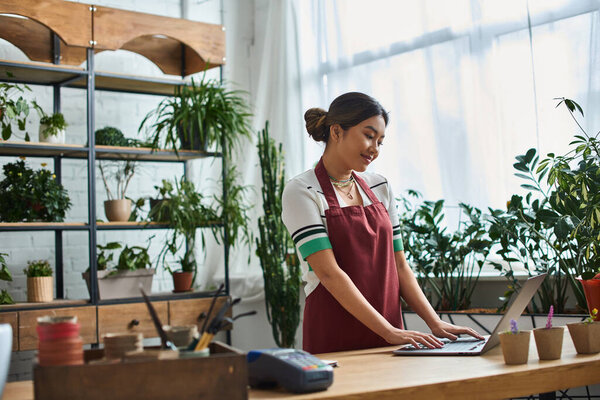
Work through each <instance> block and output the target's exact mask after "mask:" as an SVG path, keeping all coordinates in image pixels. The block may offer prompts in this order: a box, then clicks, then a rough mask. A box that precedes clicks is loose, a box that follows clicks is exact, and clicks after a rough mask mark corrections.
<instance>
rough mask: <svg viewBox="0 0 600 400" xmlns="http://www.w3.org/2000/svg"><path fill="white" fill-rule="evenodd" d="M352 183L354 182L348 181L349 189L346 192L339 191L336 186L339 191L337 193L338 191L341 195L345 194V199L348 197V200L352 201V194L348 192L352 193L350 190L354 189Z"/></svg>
mask: <svg viewBox="0 0 600 400" xmlns="http://www.w3.org/2000/svg"><path fill="white" fill-rule="evenodd" d="M353 183H354V180H351V181H350V183H349V185H350V189H349V190H348V192H344V191H343V190H341V189H339V188H340V186H338V190H339V191H340V192H341V193H342V194H345V195H346V197H348V198H349V199H350V200H353V199H354V196H352V194H351V193H350V192H351V191H352V188H353V187H354V185H353Z"/></svg>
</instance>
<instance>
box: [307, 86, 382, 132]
mask: <svg viewBox="0 0 600 400" xmlns="http://www.w3.org/2000/svg"><path fill="white" fill-rule="evenodd" d="M377 115H381V116H382V117H383V120H384V122H385V125H386V126H387V124H388V120H389V117H388V113H387V111H385V109H384V108H383V107H382V106H381V104H379V102H378V101H377V100H375V99H374V98H372V97H371V96H369V95H366V94H364V93H359V92H350V93H345V94H343V95H341V96H338V97H337V98H336V99H335V100H333V102H332V103H331V105H330V106H329V111H325V110H323V109H322V108H310V109H308V110H307V111H306V112H305V113H304V121H306V130H307V132H308V134H309V135H310V136H311V137H312V138H313V139H314V140H315V141H317V142H325V143H327V141H328V140H329V127H330V126H331V125H335V124H339V125H340V126H341V127H342V129H343V130H348V129H350V128H352V127H353V126H356V125H358V124H360V123H361V122H362V121H364V120H365V119H369V118H371V117H374V116H377Z"/></svg>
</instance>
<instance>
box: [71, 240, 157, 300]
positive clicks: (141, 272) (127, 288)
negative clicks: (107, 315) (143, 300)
mask: <svg viewBox="0 0 600 400" xmlns="http://www.w3.org/2000/svg"><path fill="white" fill-rule="evenodd" d="M149 247H150V244H148V246H147V247H142V246H131V247H129V246H125V247H123V246H122V245H121V243H119V242H109V243H107V244H106V245H98V246H97V248H98V254H97V260H96V265H97V269H98V272H97V278H98V279H97V282H98V297H99V299H100V300H107V299H120V298H126V297H139V296H140V285H141V286H142V288H143V289H144V290H145V291H146V292H150V291H151V290H152V279H153V277H154V274H155V272H156V269H154V268H150V267H151V265H152V263H151V261H150V255H149V254H148V248H149ZM119 249H122V250H121V251H120V253H119V256H118V259H117V262H116V263H113V259H114V256H115V254H116V253H115V252H116V251H117V250H119ZM82 277H83V279H84V280H85V282H86V284H87V287H88V290H90V272H89V268H88V270H87V271H85V272H84V273H83V274H82Z"/></svg>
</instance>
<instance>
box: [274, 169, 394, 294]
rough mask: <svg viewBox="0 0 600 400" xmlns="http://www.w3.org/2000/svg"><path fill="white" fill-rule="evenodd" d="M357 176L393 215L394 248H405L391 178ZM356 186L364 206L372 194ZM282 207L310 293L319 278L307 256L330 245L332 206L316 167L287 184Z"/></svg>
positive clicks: (359, 174) (342, 203)
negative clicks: (328, 218) (328, 216)
mask: <svg viewBox="0 0 600 400" xmlns="http://www.w3.org/2000/svg"><path fill="white" fill-rule="evenodd" d="M357 175H358V176H359V177H361V178H362V179H363V180H364V181H365V183H366V184H367V185H369V187H370V188H371V190H372V191H373V193H374V194H375V196H376V197H377V199H378V200H379V201H381V203H383V205H384V207H385V208H386V209H387V211H388V214H389V215H390V220H391V222H392V230H393V235H394V236H393V246H394V251H402V250H404V248H403V245H402V236H401V234H400V221H399V219H398V210H397V208H396V200H395V199H394V195H393V193H392V188H391V187H390V185H389V184H388V181H387V180H386V179H385V178H384V177H383V176H381V175H379V174H374V173H369V172H364V173H357ZM356 187H357V188H358V191H359V193H360V195H361V196H362V199H363V205H364V206H368V205H369V204H371V201H370V200H369V197H368V196H367V195H366V193H365V192H364V191H363V190H362V188H361V187H360V185H357V186H356ZM334 192H335V194H336V196H337V200H338V202H339V204H340V207H346V206H347V205H346V203H345V202H344V200H343V199H342V198H341V197H340V195H339V193H338V192H337V191H334ZM282 206H283V211H282V215H281V218H282V219H283V223H284V224H285V226H286V228H287V230H288V232H290V234H291V235H292V240H293V241H294V244H295V246H296V251H297V253H298V255H299V258H300V265H301V268H302V279H303V280H304V281H305V282H306V285H305V286H304V292H305V293H306V296H308V295H309V294H310V293H312V291H313V290H315V288H316V287H317V286H318V285H319V278H318V277H317V275H316V274H315V273H314V272H313V270H312V269H311V268H310V265H308V262H306V257H308V256H310V255H311V254H313V253H316V252H317V251H320V250H325V249H330V248H331V243H330V241H329V236H328V230H327V221H326V220H325V210H327V209H328V208H329V206H328V205H327V200H326V199H325V195H324V194H323V190H322V189H321V185H320V184H319V180H318V179H317V175H316V174H315V170H314V169H310V170H308V171H306V172H304V173H302V174H300V175H298V176H296V177H295V178H293V179H291V180H290V181H289V182H288V183H287V184H286V186H285V189H284V190H283V198H282Z"/></svg>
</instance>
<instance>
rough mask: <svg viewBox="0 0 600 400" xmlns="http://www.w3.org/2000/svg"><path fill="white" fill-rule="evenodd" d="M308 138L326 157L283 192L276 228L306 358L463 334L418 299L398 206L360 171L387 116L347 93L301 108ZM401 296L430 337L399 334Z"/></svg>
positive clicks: (379, 181)
mask: <svg viewBox="0 0 600 400" xmlns="http://www.w3.org/2000/svg"><path fill="white" fill-rule="evenodd" d="M304 119H305V121H306V130H307V131H308V133H309V135H310V136H311V137H312V138H313V139H314V140H316V141H318V142H324V143H325V151H324V152H323V156H322V157H321V160H320V161H319V163H318V164H317V167H316V168H315V169H311V170H309V171H306V172H304V173H302V174H300V175H298V176H297V177H295V178H294V179H292V180H291V181H290V182H289V183H288V184H287V185H286V187H285V190H284V192H283V199H282V201H283V212H282V218H283V221H284V223H285V225H286V227H287V229H288V231H289V232H290V234H291V235H292V239H293V241H294V244H295V245H296V247H297V249H298V253H299V254H300V256H301V257H300V258H301V265H302V269H303V278H304V280H305V281H306V282H307V284H306V287H305V292H306V297H307V298H306V306H305V309H304V321H303V348H304V349H305V350H306V351H308V352H311V353H325V352H332V351H343V350H354V349H361V348H370V347H379V346H385V345H388V344H404V343H410V344H413V345H415V346H417V343H422V344H424V345H425V346H428V347H431V348H433V347H441V346H442V343H441V342H440V341H439V340H438V339H437V338H436V336H437V337H446V338H450V339H455V338H456V334H459V333H467V334H470V335H473V336H475V337H480V336H479V335H478V334H477V333H476V332H474V331H473V330H471V329H469V328H463V327H458V326H454V325H451V324H448V323H445V322H443V321H441V320H440V318H439V317H438V316H437V315H436V313H435V312H434V310H433V308H432V307H431V305H430V304H429V303H428V302H427V300H426V298H425V296H424V295H423V293H422V292H421V289H420V288H419V286H418V284H417V281H416V279H415V277H414V275H413V273H412V271H411V269H410V267H409V266H408V264H407V262H406V259H405V258H404V252H403V247H402V238H401V236H400V225H399V220H398V214H397V211H396V204H395V200H394V196H393V194H392V190H391V188H390V186H389V184H388V182H387V180H386V179H385V178H384V177H383V176H381V175H378V174H373V173H367V172H365V171H366V169H367V167H368V166H369V164H370V163H371V162H373V161H374V160H375V159H376V158H377V157H378V155H379V151H380V148H381V145H382V143H383V139H384V137H385V129H386V126H387V123H388V114H387V112H386V111H385V109H384V108H383V107H382V106H381V105H380V104H379V102H377V100H375V99H373V98H372V97H370V96H368V95H365V94H363V93H357V92H351V93H346V94H343V95H341V96H339V97H338V98H336V99H335V100H334V101H333V102H332V103H331V106H330V107H329V111H325V110H322V109H318V108H311V109H309V110H308V111H307V112H306V113H305V115H304ZM400 294H402V296H403V298H404V299H405V301H406V302H407V303H408V304H409V305H410V306H411V308H412V309H413V310H415V311H416V312H417V314H418V315H419V316H420V317H421V318H423V319H424V320H425V322H426V323H427V325H428V326H429V328H430V329H431V331H432V333H433V334H425V333H421V332H416V331H407V330H404V329H403V326H402V318H401V309H400Z"/></svg>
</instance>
